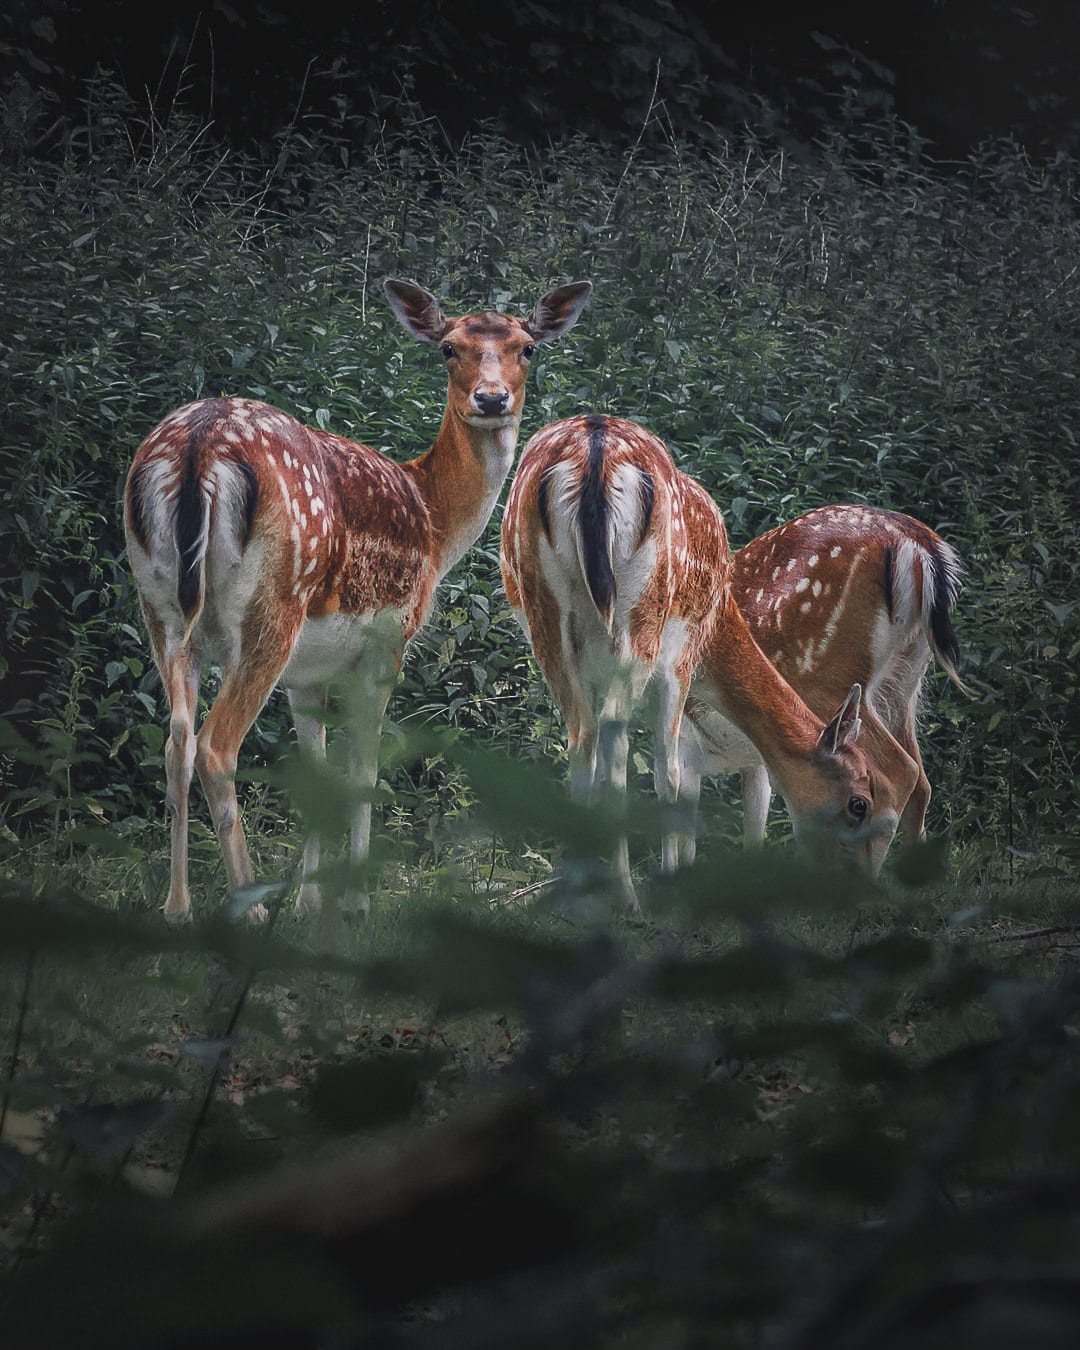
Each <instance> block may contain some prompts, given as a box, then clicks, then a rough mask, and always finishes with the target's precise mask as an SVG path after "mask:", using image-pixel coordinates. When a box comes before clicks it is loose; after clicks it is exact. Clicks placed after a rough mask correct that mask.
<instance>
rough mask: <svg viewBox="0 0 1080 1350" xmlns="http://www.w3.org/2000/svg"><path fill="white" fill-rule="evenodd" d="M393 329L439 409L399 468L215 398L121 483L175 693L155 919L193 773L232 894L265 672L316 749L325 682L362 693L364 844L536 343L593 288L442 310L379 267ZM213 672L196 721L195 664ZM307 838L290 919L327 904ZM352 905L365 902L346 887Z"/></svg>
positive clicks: (243, 855) (358, 824) (172, 427)
mask: <svg viewBox="0 0 1080 1350" xmlns="http://www.w3.org/2000/svg"><path fill="white" fill-rule="evenodd" d="M384 288H385V291H386V295H387V298H388V300H389V303H390V306H391V308H392V310H393V312H394V314H395V315H396V316H397V318H398V319H399V321H400V322H401V324H402V325H403V326H404V327H405V329H406V331H408V332H409V333H411V334H412V335H413V336H414V337H416V338H418V339H420V340H421V341H424V342H427V343H430V344H432V345H434V346H436V347H438V348H439V349H440V350H441V352H442V355H443V357H444V359H445V361H446V368H447V373H448V377H449V388H448V393H447V400H446V407H445V410H444V412H443V417H442V423H441V425H440V427H439V429H438V432H437V434H436V436H435V440H434V443H433V444H432V446H431V448H430V450H428V451H427V453H426V454H423V455H421V456H420V457H419V458H417V459H413V460H410V461H409V462H407V463H397V462H395V461H393V460H391V459H389V458H387V457H386V456H384V455H382V454H380V453H379V452H378V451H375V450H372V449H370V448H368V447H367V446H363V445H359V444H356V443H354V442H352V441H349V440H346V439H345V438H343V437H341V436H336V435H333V434H332V433H330V432H327V431H322V430H317V429H315V428H313V427H308V426H305V425H304V424H303V423H301V422H299V421H297V420H296V419H295V418H294V417H291V416H289V414H287V413H284V412H281V411H279V410H278V409H277V408H274V407H271V406H269V405H268V404H265V403H260V402H256V401H254V400H251V399H244V398H211V399H203V400H201V401H200V402H197V403H190V404H187V405H186V406H185V407H182V408H179V409H177V410H176V411H175V412H173V413H171V414H170V415H169V416H168V417H166V418H165V419H164V421H162V422H161V423H160V424H159V425H158V426H157V427H155V429H154V430H153V431H152V432H151V433H150V434H149V436H147V438H146V440H145V441H143V443H142V445H141V446H140V447H139V449H138V451H137V453H136V455H135V460H134V463H133V464H132V466H131V470H130V472H129V474H128V478H127V484H126V489H125V494H124V525H125V535H126V539H127V549H128V557H129V560H130V563H131V567H132V571H133V573H134V577H135V583H136V588H137V590H138V595H139V602H140V606H141V609H142V613H143V617H144V620H145V622H146V627H147V630H148V633H149V636H150V643H151V647H152V650H153V655H154V661H155V663H156V665H157V668H158V671H159V672H160V674H161V679H162V682H163V684H164V687H165V693H166V697H167V700H168V705H169V736H168V740H167V743H166V748H165V766H166V791H167V802H168V808H169V813H170V817H171V831H172V843H171V874H170V885H169V894H168V898H167V900H166V902H165V915H166V918H168V919H170V920H182V919H185V918H187V917H188V915H189V912H190V896H189V890H188V853H187V835H188V794H189V789H190V785H191V780H192V776H193V773H194V772H197V773H198V775H199V780H200V782H201V784H202V787H203V791H204V793H205V795H206V798H207V801H208V803H209V806H210V812H211V816H212V818H213V823H214V828H215V831H216V833H217V837H218V840H219V842H220V845H221V850H222V854H223V856H224V861H225V871H226V876H227V880H228V886H229V889H230V891H236V890H238V889H239V888H242V887H244V886H246V885H248V884H249V883H251V881H252V879H253V874H252V867H251V862H250V858H249V854H248V849H247V844H246V841H245V838H244V831H243V827H242V825H241V822H240V817H239V812H238V808H237V800H236V788H235V782H234V778H235V773H236V764H237V756H238V752H239V749H240V745H241V743H242V741H243V739H244V736H245V734H246V733H247V731H248V728H249V727H250V726H251V724H252V722H253V721H254V720H255V718H256V716H257V715H258V713H259V711H260V709H261V708H262V706H263V704H264V703H265V701H266V699H267V697H268V696H269V694H270V692H271V690H272V689H273V688H274V686H275V684H278V683H281V684H283V685H284V686H285V688H286V691H287V693H288V697H289V703H290V706H291V708H292V712H293V716H294V720H295V724H296V732H297V738H298V741H299V743H300V747H301V750H302V752H304V753H307V754H314V755H319V754H322V753H324V751H325V736H326V733H325V708H326V705H327V700H328V697H329V691H330V687H331V684H332V683H333V682H335V681H337V680H339V679H341V678H342V677H346V678H347V679H348V680H349V681H351V682H353V684H354V685H355V687H356V688H358V689H359V691H360V694H361V697H360V698H359V699H358V700H357V702H358V703H359V705H360V706H361V710H362V711H361V716H360V717H359V719H357V720H355V721H354V723H353V725H351V726H350V727H349V739H350V768H349V773H350V780H351V784H352V786H353V788H355V790H356V793H357V798H358V801H357V804H356V805H355V806H354V808H353V820H352V842H351V860H352V862H353V863H354V864H357V865H359V864H361V863H362V862H363V861H364V860H365V859H366V857H367V854H368V846H369V838H370V831H371V800H370V796H371V792H372V789H373V788H374V785H375V782H376V767H377V759H378V746H379V736H380V730H381V726H382V720H383V713H384V710H385V707H386V703H387V700H388V697H389V693H390V690H391V687H392V685H393V681H394V679H395V677H396V675H397V672H398V669H399V667H400V664H401V660H402V656H403V654H404V651H405V647H406V644H407V643H408V641H409V640H410V639H411V638H412V637H413V636H414V634H415V633H416V632H417V630H418V629H419V628H420V626H421V624H422V623H423V622H424V620H425V618H426V617H427V615H428V613H429V611H430V609H431V605H432V598H433V594H434V591H435V587H436V584H437V583H438V581H439V580H440V578H441V577H442V576H443V575H444V574H445V573H446V571H447V570H448V569H449V568H450V567H452V566H453V564H454V563H455V562H456V561H457V560H458V559H459V558H460V557H461V556H462V554H463V553H465V551H466V550H467V549H468V548H469V547H470V546H471V545H472V544H473V542H474V541H475V540H476V539H477V538H478V537H479V535H480V533H481V532H482V531H483V529H484V527H485V525H486V524H487V521H488V519H489V517H490V515H491V512H492V510H493V508H494V505H495V502H496V499H497V497H498V495H499V492H500V490H501V488H502V485H503V483H504V481H505V479H506V477H507V474H508V473H509V470H510V467H511V464H512V462H513V457H514V451H515V447H516V444H517V437H518V429H519V425H520V421H521V413H522V405H523V400H524V395H525V381H526V374H527V371H528V366H529V358H530V356H531V355H532V352H533V348H534V346H535V345H536V344H538V343H541V342H548V341H550V340H552V339H554V338H557V337H559V336H560V335H562V334H563V333H565V332H566V331H567V330H568V329H569V328H570V327H571V326H572V325H573V324H574V323H575V322H576V320H577V318H578V316H579V315H580V313H581V311H582V309H583V308H584V306H585V304H586V301H587V300H588V296H589V291H590V289H591V286H590V283H588V282H579V283H575V284H571V285H568V286H560V287H558V288H556V289H555V290H553V291H551V292H549V293H548V294H547V295H545V296H544V297H543V298H542V299H541V300H540V301H539V302H538V303H537V305H536V306H535V308H534V309H533V311H532V313H531V314H530V315H529V317H528V318H526V319H518V318H514V317H511V316H509V315H505V314H498V313H493V312H488V311H484V312H480V313H473V314H467V315H465V316H464V317H463V318H456V319H455V318H447V317H446V316H445V315H444V314H443V312H442V309H441V307H440V305H439V302H438V300H436V298H435V297H434V296H433V295H432V294H431V293H430V292H428V291H426V290H424V289H423V288H422V287H420V286H416V285H413V284H411V283H408V282H404V281H396V280H388V281H386V282H384ZM208 664H214V665H219V666H220V667H221V668H222V672H223V676H222V681H221V687H220V690H219V692H218V694H217V697H216V698H215V699H214V701H213V705H212V706H211V708H210V710H209V712H208V713H207V715H206V718H205V719H204V721H203V723H202V725H201V727H200V728H199V730H198V733H197V734H196V730H195V721H196V711H197V705H198V693H199V679H200V672H201V670H202V668H203V667H204V666H205V665H208ZM318 864H319V839H318V836H317V835H316V834H311V835H310V836H309V838H308V839H307V841H306V843H305V849H304V873H305V880H304V882H303V885H302V886H301V889H300V893H299V896H298V899H297V910H298V911H299V912H303V911H308V910H314V909H316V908H317V907H318V906H319V904H320V902H321V893H320V888H319V883H318V880H317V879H316V878H315V877H314V875H313V874H314V873H315V872H316V870H317V868H318ZM345 904H346V906H347V907H349V908H354V909H358V910H361V911H364V910H366V909H367V906H368V898H367V894H366V891H364V890H362V889H360V888H358V887H352V888H351V889H350V891H349V892H348V893H347V894H346V897H345Z"/></svg>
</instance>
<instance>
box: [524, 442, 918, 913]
mask: <svg viewBox="0 0 1080 1350" xmlns="http://www.w3.org/2000/svg"><path fill="white" fill-rule="evenodd" d="M730 569H731V557H730V553H729V549H728V541H727V532H726V530H725V528H724V522H723V518H722V516H721V515H720V512H719V511H718V510H717V508H716V505H715V503H714V502H713V500H712V498H711V497H710V496H709V494H708V493H707V492H706V491H705V489H704V488H703V487H701V486H700V485H699V484H698V483H695V482H694V480H693V479H691V478H689V477H688V476H687V475H686V474H684V473H681V472H680V471H679V470H678V469H676V467H675V465H674V463H673V462H672V459H671V456H670V454H669V453H668V451H667V448H666V447H665V445H664V444H663V442H662V441H660V440H659V439H658V438H657V437H656V436H654V435H652V434H651V433H650V432H648V431H646V430H645V429H644V428H643V427H640V426H637V425H636V424H635V423H633V422H628V421H625V420H623V419H621V418H616V417H602V416H589V417H576V418H571V419H569V420H568V421H564V422H556V423H554V424H553V425H551V426H548V427H545V428H543V429H542V430H541V431H539V432H537V434H536V435H535V436H534V437H533V438H532V440H531V441H530V442H529V444H528V445H527V446H526V447H525V450H524V452H523V454H522V457H521V463H520V466H519V468H518V472H517V475H516V477H515V479H514V484H513V487H512V488H511V491H510V497H509V500H508V502H507V507H506V514H505V516H504V518H503V530H502V572H503V582H504V584H505V587H506V592H507V595H508V597H509V600H510V604H511V606H512V607H513V609H514V610H515V612H516V613H517V615H518V618H519V621H520V622H521V624H522V627H523V628H524V630H525V633H526V636H527V637H528V639H529V641H530V643H531V645H532V649H533V653H534V655H535V656H536V659H537V662H538V663H539V665H540V668H541V670H542V671H543V672H544V675H545V677H546V678H547V681H548V684H549V685H550V687H551V690H552V693H553V694H554V697H555V700H556V702H557V703H558V704H559V707H560V709H561V710H562V713H563V716H564V718H565V720H566V724H567V730H568V733H569V750H570V761H571V785H572V789H573V790H574V791H575V793H577V794H578V795H582V796H586V795H589V794H591V793H592V792H593V790H594V787H595V785H596V782H597V780H599V781H600V782H603V783H606V784H608V785H609V787H610V788H612V789H614V790H615V791H616V792H617V793H622V792H623V791H624V790H625V786H626V761H627V749H628V741H627V724H628V722H629V719H630V716H631V714H632V712H633V710H634V708H635V706H636V705H637V704H638V702H639V701H640V699H641V697H642V694H643V693H644V691H645V688H646V686H647V685H648V684H649V683H650V681H654V682H655V684H656V688H657V700H656V702H657V716H656V724H655V781H656V789H657V793H658V795H659V796H660V797H661V799H662V800H663V801H664V802H665V803H666V804H667V805H668V806H669V807H670V806H671V804H673V803H674V802H675V801H676V799H677V798H678V796H679V790H680V761H679V737H680V730H681V726H682V719H683V709H684V706H685V703H686V699H687V694H688V692H689V688H690V681H691V677H692V676H693V673H694V669H695V667H696V666H697V665H698V662H699V661H704V662H705V665H706V669H707V672H708V676H709V678H708V681H707V683H706V684H705V685H704V686H703V688H702V694H703V696H704V697H707V698H710V699H712V700H714V701H715V702H716V703H717V704H718V705H719V706H720V707H722V710H723V711H724V713H725V714H726V716H727V717H728V718H729V719H730V720H731V721H732V722H734V723H735V725H736V726H737V727H739V729H740V730H741V731H742V732H743V733H745V735H746V736H747V737H749V738H750V740H751V741H752V742H753V743H754V744H755V745H757V746H758V748H759V749H760V751H761V754H762V757H763V758H764V760H765V762H766V763H767V764H768V765H769V768H770V771H771V772H772V774H773V777H774V780H775V782H776V783H777V786H778V787H779V789H780V791H781V792H782V793H783V795H784V797H785V800H786V801H787V803H788V807H789V810H790V811H791V814H792V818H793V820H794V823H795V829H796V833H797V834H798V835H799V837H800V839H801V840H802V841H803V843H804V844H805V845H806V846H807V847H808V849H809V850H810V851H811V852H812V853H814V854H815V855H817V856H818V857H819V858H822V859H823V860H826V861H843V862H848V863H850V862H853V863H855V864H857V865H859V866H860V867H862V868H863V869H866V870H869V868H870V866H871V858H870V852H869V841H870V840H871V839H872V838H873V837H874V835H875V833H876V832H877V831H879V830H881V829H883V828H884V829H889V828H892V829H895V823H894V822H895V818H896V810H895V806H896V801H897V799H898V795H897V794H898V793H902V799H903V800H906V799H907V796H908V794H909V792H910V784H911V782H913V781H914V778H915V775H916V774H917V769H916V766H915V765H914V763H913V762H912V761H911V760H910V759H909V758H908V756H907V755H906V754H904V752H903V751H902V750H900V748H899V747H898V746H896V747H895V749H896V754H895V755H892V754H891V752H890V754H889V755H888V757H887V763H885V764H875V765H874V766H871V764H870V763H869V762H868V760H867V758H866V756H865V755H864V754H863V753H862V750H861V748H860V747H859V745H857V744H856V742H857V739H858V736H859V731H860V725H861V724H860V719H859V700H860V695H861V690H860V688H859V686H858V685H857V684H855V685H853V686H852V687H851V688H850V689H849V690H848V691H847V692H846V696H845V697H844V698H843V700H842V701H841V703H840V706H839V708H838V710H837V711H836V712H835V714H834V715H833V716H832V717H831V719H830V720H829V721H828V722H824V721H822V720H821V718H819V717H818V716H817V715H816V713H814V712H812V711H811V710H810V709H809V708H808V707H807V706H806V704H805V703H804V702H803V701H802V699H801V698H800V697H799V695H798V694H797V693H796V692H795V691H794V689H792V688H791V686H790V685H789V684H788V683H787V682H786V681H785V680H784V679H783V677H782V676H781V675H780V674H779V673H778V672H777V671H776V669H775V668H774V667H773V666H772V665H770V664H769V662H768V660H767V659H766V658H765V656H764V655H763V653H762V651H761V648H760V647H759V646H758V645H757V643H756V642H755V641H754V638H753V637H752V636H751V633H750V630H749V628H748V627H747V624H746V620H745V619H744V618H743V616H742V614H741V613H740V612H739V609H738V606H737V605H736V604H735V602H734V600H733V598H732V595H731V587H730ZM667 815H668V822H667V827H666V830H665V835H664V839H663V853H662V866H663V868H664V870H665V871H673V870H674V869H675V867H676V866H677V865H678V862H679V853H680V831H679V830H678V828H677V826H676V825H675V823H674V818H673V813H672V812H671V811H670V810H669V811H668V813H667ZM616 874H617V879H618V884H619V888H620V890H621V892H622V894H623V897H624V898H625V900H626V901H627V903H628V904H630V905H631V906H632V907H634V906H636V904H637V899H636V895H635V892H634V887H633V881H632V878H631V876H630V866H629V856H628V851H627V845H626V840H625V839H622V840H621V841H620V843H619V846H618V852H617V856H616Z"/></svg>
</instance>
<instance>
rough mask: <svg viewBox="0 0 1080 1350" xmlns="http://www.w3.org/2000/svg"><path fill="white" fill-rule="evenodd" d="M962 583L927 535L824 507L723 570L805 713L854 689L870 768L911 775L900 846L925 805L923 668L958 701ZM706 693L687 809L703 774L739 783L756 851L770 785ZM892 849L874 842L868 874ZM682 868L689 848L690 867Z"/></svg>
mask: <svg viewBox="0 0 1080 1350" xmlns="http://www.w3.org/2000/svg"><path fill="white" fill-rule="evenodd" d="M961 572H962V568H961V564H960V560H959V558H958V557H957V555H956V553H955V551H954V550H953V549H952V548H951V547H950V546H949V545H948V544H947V543H946V542H945V540H944V539H942V538H941V536H940V535H938V534H936V533H935V532H934V531H933V530H932V529H930V527H929V526H928V525H924V524H923V523H922V522H921V521H918V520H915V519H914V518H913V517H911V516H906V515H903V514H901V513H900V512H898V511H884V510H880V509H878V508H876V507H865V506H823V507H820V508H819V509H818V510H816V511H811V512H809V513H808V514H807V515H804V516H800V517H799V518H798V519H797V520H792V521H788V523H787V524H786V525H781V526H779V527H778V528H776V529H774V530H769V531H768V533H766V534H763V535H760V536H759V537H758V538H757V539H753V540H751V541H750V543H748V544H746V545H745V546H744V547H743V548H741V549H739V551H738V552H737V553H736V554H735V555H734V557H733V559H732V572H731V586H732V593H733V595H734V598H735V601H736V603H737V604H738V606H739V609H740V610H741V611H742V614H743V617H744V618H745V619H746V621H747V623H748V625H749V627H750V631H751V632H752V633H753V634H754V636H755V638H756V639H757V641H758V642H759V643H760V644H761V646H762V648H763V650H764V651H765V652H766V654H767V655H768V657H769V659H770V660H771V661H772V663H773V664H774V665H775V666H776V667H777V669H778V670H779V671H780V673H781V674H782V675H783V676H784V677H785V678H786V679H787V680H788V681H789V682H790V684H791V685H792V686H793V687H794V688H795V689H797V690H798V691H799V693H800V694H801V695H802V697H803V698H804V699H805V700H806V702H807V703H808V704H809V705H810V707H811V708H814V709H816V710H817V711H819V712H820V711H822V710H823V709H827V708H830V707H832V706H833V705H834V704H835V702H836V700H837V698H839V697H840V696H841V694H842V692H843V690H845V689H847V688H849V687H850V686H851V684H852V683H853V682H856V681H857V682H858V683H860V684H861V685H862V687H863V690H864V695H863V721H864V730H863V737H864V739H865V740H866V742H867V745H868V747H869V748H870V753H871V758H873V759H876V760H877V761H878V762H885V761H887V760H888V759H889V758H890V756H891V758H892V759H893V760H896V759H898V755H897V753H896V750H895V749H893V748H892V745H894V744H895V745H898V746H899V749H900V750H902V751H903V752H904V753H905V754H906V755H907V756H908V757H909V758H910V759H911V760H912V761H913V762H914V763H915V765H916V766H917V770H918V772H917V777H916V779H915V781H914V783H913V785H912V788H911V792H910V795H909V796H908V797H907V799H906V800H902V801H900V802H898V806H899V809H900V810H901V816H900V828H901V829H902V830H903V832H904V838H905V840H907V841H908V842H911V841H916V840H920V839H922V838H924V836H925V831H926V808H927V806H928V805H929V802H930V784H929V782H928V781H927V778H926V774H925V772H924V771H923V767H922V755H921V754H920V752H919V742H918V739H917V735H916V725H915V717H916V711H917V709H918V702H919V693H920V690H921V687H922V682H923V677H924V676H925V674H926V671H927V669H928V667H929V666H930V663H931V661H933V660H936V661H937V663H938V664H939V665H940V666H941V667H942V669H943V670H944V671H945V673H946V674H947V675H948V676H949V678H950V679H951V680H952V681H953V682H954V684H956V685H957V687H958V688H960V689H961V690H963V688H964V686H963V684H962V682H961V680H960V677H959V675H958V674H957V671H956V664H957V661H958V660H959V645H958V643H957V640H956V634H955V632H954V631H953V626H952V620H951V617H950V614H951V611H952V608H953V605H954V604H955V603H956V599H957V596H958V595H959V592H960V578H961ZM705 679H707V675H705V674H704V673H703V676H702V680H703V681H704V680H705ZM704 692H705V691H704V689H703V687H701V686H696V687H695V689H694V690H693V692H692V693H691V696H690V699H689V700H688V702H687V705H686V712H687V716H686V719H685V721H684V722H683V739H682V744H681V747H680V758H681V769H682V787H683V793H684V795H685V796H686V797H687V798H688V799H689V800H691V801H696V799H697V795H698V790H699V787H700V782H701V777H702V775H703V774H719V773H735V772H741V774H742V789H743V790H742V796H743V836H744V839H745V841H746V844H747V846H748V847H753V846H755V845H757V844H760V843H761V842H762V840H763V839H764V837H765V821H766V817H767V815H768V810H769V798H770V796H771V792H772V788H771V785H770V783H769V774H768V771H767V769H766V766H765V764H764V763H763V762H762V757H761V755H760V753H759V752H758V749H757V747H756V746H755V745H754V744H753V743H752V742H751V741H749V740H748V739H747V738H746V737H745V736H743V735H741V734H740V733H739V731H738V730H737V729H736V728H735V727H733V726H732V725H731V724H730V722H728V721H727V719H725V718H724V717H723V716H722V714H721V713H719V712H717V711H716V710H715V708H714V707H709V705H708V704H707V703H706V702H704V701H703V700H702V698H701V697H700V696H699V695H701V694H703V693H704ZM712 701H713V703H715V702H716V699H715V698H714V699H713V700H712ZM875 749H876V753H875ZM898 781H900V782H902V781H903V780H902V779H900V780H898ZM891 838H892V835H891V834H889V833H888V832H884V831H883V832H881V833H879V834H878V835H877V836H876V837H875V841H874V845H873V859H872V866H873V870H875V871H876V870H877V868H878V867H880V866H881V863H882V861H883V860H884V857H885V853H886V851H887V849H888V847H889V843H890V841H891ZM692 854H693V843H692V841H691V843H690V846H689V858H688V860H689V859H690V858H692Z"/></svg>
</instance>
